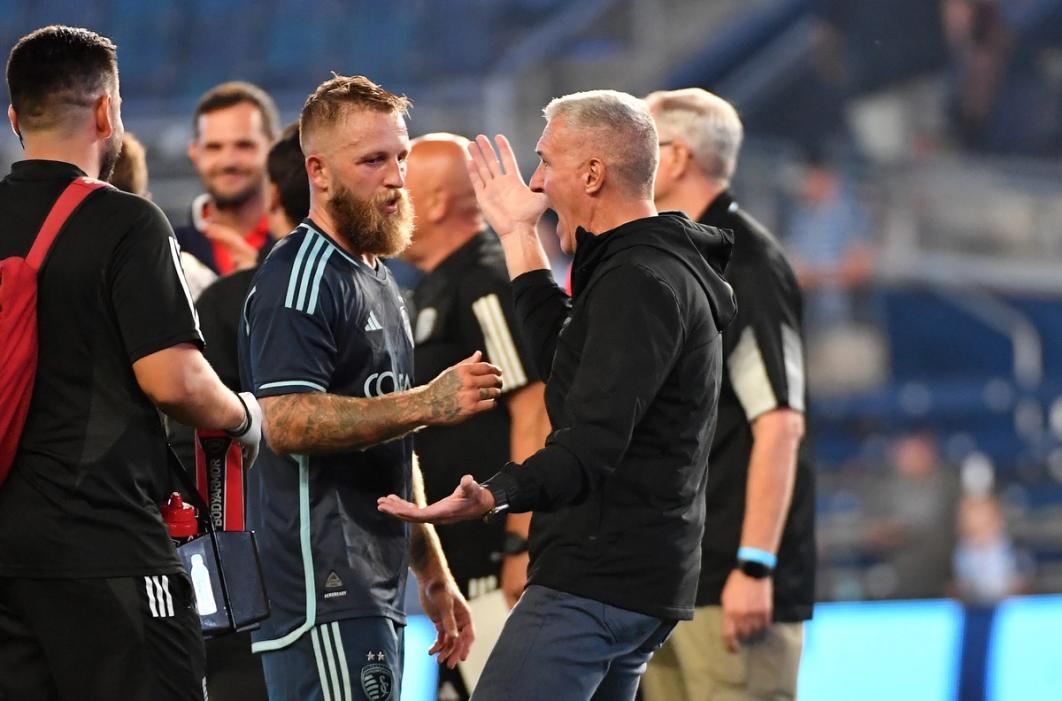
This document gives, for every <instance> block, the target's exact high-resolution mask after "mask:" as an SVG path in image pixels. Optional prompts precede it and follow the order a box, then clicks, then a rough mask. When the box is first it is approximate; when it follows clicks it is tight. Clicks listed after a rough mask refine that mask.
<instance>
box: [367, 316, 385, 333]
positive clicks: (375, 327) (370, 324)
mask: <svg viewBox="0 0 1062 701" xmlns="http://www.w3.org/2000/svg"><path fill="white" fill-rule="evenodd" d="M365 330H366V331H383V326H381V325H380V322H379V321H378V320H377V319H376V314H374V313H373V312H371V311H370V312H369V320H368V321H367V322H365Z"/></svg>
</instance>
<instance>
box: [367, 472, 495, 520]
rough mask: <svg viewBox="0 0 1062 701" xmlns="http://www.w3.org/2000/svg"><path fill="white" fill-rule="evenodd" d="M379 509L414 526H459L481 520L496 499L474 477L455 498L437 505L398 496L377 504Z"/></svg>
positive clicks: (463, 481) (465, 479)
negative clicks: (425, 524) (427, 524)
mask: <svg viewBox="0 0 1062 701" xmlns="http://www.w3.org/2000/svg"><path fill="white" fill-rule="evenodd" d="M376 508H377V509H379V510H380V511H381V512H383V513H385V514H388V515H390V516H394V517H395V518H398V519H401V520H403V521H410V522H412V523H435V524H445V523H456V522H458V521H470V520H472V519H477V518H481V517H482V516H483V515H484V514H485V513H487V512H488V511H490V510H491V509H493V508H494V495H493V494H491V493H490V491H489V490H487V489H484V488H483V487H481V486H479V484H477V483H476V480H474V479H472V475H465V476H464V477H462V478H461V484H459V485H457V489H455V490H454V493H453V494H451V495H450V496H448V497H446V498H445V499H440V500H439V501H437V502H435V503H434V504H429V505H428V506H417V505H416V504H414V503H413V502H411V501H406V500H405V499H403V498H402V497H400V496H398V495H397V494H389V495H387V496H385V497H380V498H379V499H377V500H376Z"/></svg>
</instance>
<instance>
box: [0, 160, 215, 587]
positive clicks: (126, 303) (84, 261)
mask: <svg viewBox="0 0 1062 701" xmlns="http://www.w3.org/2000/svg"><path fill="white" fill-rule="evenodd" d="M84 175H85V174H84V173H83V172H82V171H81V170H80V169H79V168H77V167H76V166H74V165H71V164H69V163H61V162H56V161H22V162H19V163H15V164H14V165H13V166H12V169H11V173H10V174H9V175H8V176H7V177H6V178H4V179H3V181H0V222H3V224H2V228H0V232H2V233H0V258H6V257H8V256H12V255H19V256H24V255H25V254H26V253H27V252H28V251H29V248H30V245H31V242H32V241H33V239H34V237H35V236H36V234H37V232H38V230H39V229H40V226H41V223H42V222H43V221H44V218H45V216H46V215H47V213H48V212H49V211H50V209H51V207H52V205H53V204H54V202H55V200H56V199H57V198H58V197H59V195H60V193H61V192H62V191H63V189H64V188H65V187H66V186H67V184H69V182H70V181H71V180H73V179H74V178H77V177H80V176H84ZM37 321H38V327H39V332H40V336H39V340H40V348H39V356H38V366H37V376H36V381H35V384H34V388H33V398H32V400H31V403H30V408H29V416H28V419H27V421H26V425H25V429H24V431H23V434H22V439H21V442H20V444H19V451H18V453H17V455H16V457H15V462H14V465H13V467H12V471H11V473H10V475H9V476H8V479H7V482H6V483H5V484H4V485H3V486H2V487H0V576H9V577H11V576H18V577H120V576H133V575H141V574H147V573H172V572H177V571H179V570H180V569H181V565H180V561H179V560H178V559H177V556H176V553H175V552H174V549H173V545H172V543H171V541H170V539H169V536H168V535H167V532H166V529H165V526H164V525H163V523H162V520H161V518H160V516H159V509H158V505H159V503H160V502H162V501H163V500H164V499H165V498H166V496H167V494H168V488H169V487H170V485H171V477H170V474H169V472H168V468H167V461H166V443H165V436H164V434H163V430H162V424H161V422H160V420H159V414H158V412H157V411H156V410H155V407H154V406H153V405H152V404H151V402H150V401H148V398H147V397H146V396H145V395H144V393H143V391H141V389H140V387H139V385H138V384H137V382H136V377H135V376H134V374H133V368H132V364H133V362H135V361H136V360H139V359H140V358H143V357H144V356H147V355H150V354H151V353H154V352H156V351H160V350H163V349H165V348H169V347H171V346H174V345H177V344H180V343H193V344H196V345H201V343H202V340H201V337H200V334H199V329H198V327H197V323H196V318H195V312H194V311H193V309H192V304H191V299H190V296H189V294H188V290H187V287H186V286H185V284H184V279H183V276H182V273H181V266H180V260H179V251H178V249H177V241H176V239H175V238H174V237H173V232H172V230H171V229H170V225H169V223H168V222H167V221H166V217H165V216H164V215H163V214H162V211H161V210H160V209H159V208H158V207H156V206H155V205H153V204H151V203H150V202H148V201H147V200H144V199H142V198H140V197H137V196H136V195H131V194H128V193H125V192H120V191H118V190H114V189H111V188H107V189H102V190H98V191H96V192H94V193H92V194H91V195H89V197H88V199H87V200H86V201H85V202H84V203H83V204H82V205H81V207H80V208H79V209H78V210H77V211H76V212H75V213H74V214H73V216H72V217H71V218H70V220H68V222H67V225H66V226H65V227H64V229H63V230H62V232H61V233H60V235H59V238H58V239H57V241H56V242H55V244H54V246H53V248H52V251H51V254H50V255H49V257H48V258H47V260H46V261H45V264H44V267H43V268H42V269H41V271H40V274H39V277H38V301H37Z"/></svg>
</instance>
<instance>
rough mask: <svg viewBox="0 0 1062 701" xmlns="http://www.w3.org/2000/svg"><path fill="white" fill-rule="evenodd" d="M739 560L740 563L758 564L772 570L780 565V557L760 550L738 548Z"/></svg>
mask: <svg viewBox="0 0 1062 701" xmlns="http://www.w3.org/2000/svg"><path fill="white" fill-rule="evenodd" d="M737 559H738V561H739V562H742V561H744V562H757V563H759V564H761V565H763V566H764V567H770V568H771V569H772V570H773V569H774V566H775V565H777V564H778V556H777V555H775V554H774V553H769V552H767V551H766V550H760V549H759V548H747V547H744V546H743V547H740V548H738V553H737Z"/></svg>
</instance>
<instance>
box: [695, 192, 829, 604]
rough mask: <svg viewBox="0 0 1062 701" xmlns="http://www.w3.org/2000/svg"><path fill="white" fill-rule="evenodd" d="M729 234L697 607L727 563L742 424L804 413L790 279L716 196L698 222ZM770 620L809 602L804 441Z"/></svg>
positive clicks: (746, 436) (743, 478) (715, 598)
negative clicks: (733, 309) (729, 306)
mask: <svg viewBox="0 0 1062 701" xmlns="http://www.w3.org/2000/svg"><path fill="white" fill-rule="evenodd" d="M700 221H701V223H702V224H707V225H709V226H715V227H719V228H725V229H730V230H731V231H733V232H734V252H733V255H732V257H731V259H730V266H729V267H728V268H727V270H726V278H727V281H728V282H730V284H731V286H733V288H734V294H735V296H736V297H737V303H738V313H737V316H736V317H735V318H734V320H733V321H732V322H730V326H728V327H727V328H726V329H725V330H724V331H723V384H722V387H721V388H720V392H719V424H718V427H717V428H716V432H715V438H714V440H713V442H712V453H711V463H710V467H709V469H708V489H707V492H706V499H707V516H706V519H705V526H704V541H703V548H702V555H701V558H702V559H701V578H700V586H699V589H698V593H697V604H698V605H699V606H705V605H718V604H719V600H720V595H721V594H722V590H723V585H724V584H725V583H726V578H727V577H728V576H729V575H730V572H731V571H732V570H733V569H734V566H735V565H736V560H737V550H738V547H740V545H741V543H740V541H741V527H742V523H743V521H744V518H745V488H746V485H747V482H748V466H749V457H750V455H751V454H752V427H751V426H750V422H751V421H752V420H753V419H755V418H756V417H758V416H760V415H761V414H764V413H766V412H768V411H771V410H772V409H777V408H779V407H789V408H792V409H795V410H797V411H801V412H803V411H805V405H806V401H807V400H806V392H805V381H804V377H805V375H804V343H803V340H802V337H801V323H802V316H803V311H802V301H801V294H800V288H799V287H798V285H797V281H796V277H795V276H794V274H793V270H792V268H791V267H790V266H789V263H788V261H787V260H786V258H785V255H784V254H783V253H782V249H781V247H780V246H779V244H778V242H777V241H776V240H775V238H774V237H773V236H772V235H771V234H770V232H768V231H767V230H766V229H765V228H764V227H763V226H762V225H761V224H760V223H759V222H757V221H756V220H755V219H753V218H752V217H750V216H749V215H748V214H746V213H745V211H744V210H742V209H741V208H740V207H738V205H737V203H736V202H735V201H734V200H733V198H732V197H731V196H730V194H729V193H727V192H724V193H722V194H721V195H719V197H717V198H716V199H715V201H713V202H712V204H711V206H710V207H709V208H708V210H707V211H706V212H705V213H704V215H703V216H702V217H701V219H700ZM774 598H775V604H774V607H775V610H774V616H775V619H776V620H779V621H799V620H804V619H807V618H810V617H811V607H812V604H813V602H814V600H815V475H814V472H813V463H812V460H811V442H810V440H809V439H808V438H805V439H804V441H803V443H802V444H801V447H800V452H799V455H798V458H797V473H796V483H795V486H794V489H793V501H792V505H791V506H790V508H789V515H788V517H787V518H786V522H785V529H784V531H783V532H782V541H781V545H780V547H779V551H778V566H777V570H776V571H775V575H774Z"/></svg>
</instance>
